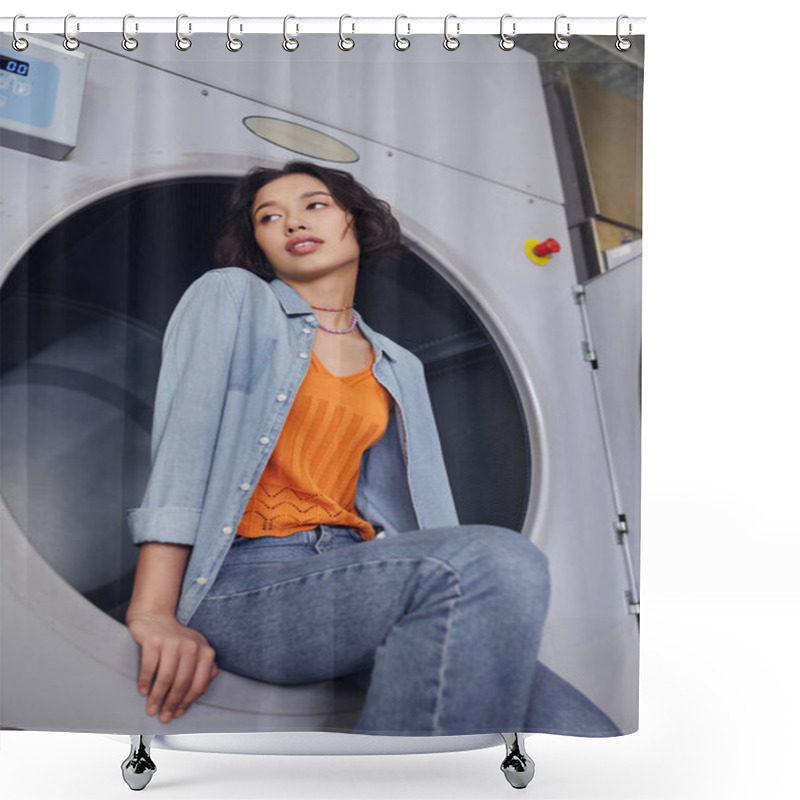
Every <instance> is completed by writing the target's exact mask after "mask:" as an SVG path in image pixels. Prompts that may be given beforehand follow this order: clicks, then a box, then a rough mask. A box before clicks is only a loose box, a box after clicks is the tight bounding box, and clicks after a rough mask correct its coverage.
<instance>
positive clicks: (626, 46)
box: [616, 14, 633, 51]
mask: <svg viewBox="0 0 800 800" xmlns="http://www.w3.org/2000/svg"><path fill="white" fill-rule="evenodd" d="M623 19H628V16H627V15H626V14H620V15H619V16H618V17H617V41H616V48H617V50H620V51H624V50H630V47H631V40H630V39H623V38H622V36H621V35H620V32H619V23H620V21H621V20H623ZM631 33H633V26H632V25H631V23H630V22H629V23H628V36H630V35H631Z"/></svg>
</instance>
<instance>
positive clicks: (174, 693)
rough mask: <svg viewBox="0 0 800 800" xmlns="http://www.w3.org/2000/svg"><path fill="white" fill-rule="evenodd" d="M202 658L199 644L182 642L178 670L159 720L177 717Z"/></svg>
mask: <svg viewBox="0 0 800 800" xmlns="http://www.w3.org/2000/svg"><path fill="white" fill-rule="evenodd" d="M199 656H200V645H199V644H198V643H197V642H194V641H191V640H186V641H183V642H181V646H180V649H179V652H178V657H179V661H178V668H177V670H176V671H175V676H174V678H173V680H172V685H171V686H170V689H169V692H168V693H167V696H166V697H165V699H164V704H163V706H162V708H161V715H160V717H159V719H160V720H161V721H162V722H169V720H170V719H171V718H172V717H173V716H174V715H175V711H176V710H177V709H178V707H179V705H180V703H181V701H182V700H183V698H184V697H185V696H186V694H187V693H188V692H189V689H190V688H191V687H192V684H193V681H194V676H195V672H196V671H197V666H198V659H199Z"/></svg>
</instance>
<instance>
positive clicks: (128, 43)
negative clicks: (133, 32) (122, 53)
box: [122, 14, 139, 52]
mask: <svg viewBox="0 0 800 800" xmlns="http://www.w3.org/2000/svg"><path fill="white" fill-rule="evenodd" d="M129 19H135V17H134V16H133V14H126V15H125V16H124V17H123V18H122V49H123V50H127V51H128V52H130V51H131V50H135V49H136V48H137V47H138V46H139V41H138V40H137V39H134V38H133V36H128V32H127V31H126V30H125V26H126V25H127V23H128V20H129ZM137 28H138V25H137Z"/></svg>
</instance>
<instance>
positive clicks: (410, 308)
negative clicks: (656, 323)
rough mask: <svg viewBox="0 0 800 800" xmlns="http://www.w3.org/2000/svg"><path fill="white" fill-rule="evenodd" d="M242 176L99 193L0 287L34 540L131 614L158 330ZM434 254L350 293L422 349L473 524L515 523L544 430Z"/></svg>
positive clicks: (18, 498) (0, 372) (10, 459)
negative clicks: (131, 529) (134, 540)
mask: <svg viewBox="0 0 800 800" xmlns="http://www.w3.org/2000/svg"><path fill="white" fill-rule="evenodd" d="M230 188H231V181H226V180H221V179H218V178H214V179H208V180H199V179H197V180H190V181H187V180H182V181H171V182H165V183H160V184H157V185H149V186H147V187H140V188H137V189H135V190H131V191H127V192H124V193H120V194H118V195H115V196H112V197H109V198H106V199H104V200H103V201H101V202H98V203H96V204H94V205H92V206H90V207H87V208H85V209H82V210H81V211H79V212H78V213H76V214H74V215H73V216H71V217H69V218H68V219H66V220H64V221H63V222H61V223H60V224H59V225H58V226H57V227H55V228H53V229H51V230H50V231H49V232H48V233H47V234H46V235H45V236H44V237H43V238H42V239H40V240H39V241H38V242H36V243H35V245H34V246H33V247H32V248H31V249H30V250H29V251H28V253H27V254H26V256H25V257H24V258H23V259H22V260H21V261H20V262H19V263H18V264H17V265H16V266H15V268H14V269H13V270H12V271H11V272H10V273H9V275H8V277H7V279H6V280H5V282H4V284H3V286H2V289H1V293H0V304H1V307H0V312H1V314H0V329H1V333H2V339H0V350H1V352H0V355H1V357H2V361H1V362H0V381H1V384H0V385H1V387H2V392H0V397H1V398H2V408H0V412H1V413H2V416H0V436H2V443H3V446H2V456H1V457H0V481H2V495H3V500H4V501H5V503H6V506H7V507H8V509H9V511H10V512H11V514H12V515H13V517H14V519H15V520H16V522H17V524H18V525H19V527H20V529H21V530H22V531H23V532H24V533H25V535H26V536H27V538H28V541H29V543H30V545H31V546H32V547H34V548H35V549H36V550H37V551H38V552H39V553H40V554H41V556H42V557H43V558H44V559H45V560H46V561H47V562H48V563H49V564H50V566H51V567H52V568H53V569H54V570H55V571H56V572H57V573H58V574H59V575H60V576H61V577H62V578H63V579H64V580H66V581H67V582H68V583H69V584H70V585H71V586H73V587H74V588H75V589H76V590H77V591H78V592H80V593H81V594H83V595H84V596H85V597H86V598H87V599H88V600H90V601H91V602H92V603H94V604H95V605H97V606H98V607H100V608H101V609H102V610H103V611H105V612H107V613H108V614H110V615H112V616H114V617H115V618H117V619H119V620H120V621H121V620H122V619H124V614H125V609H126V606H127V602H128V600H129V598H130V593H131V588H132V582H133V572H134V568H135V563H136V549H135V548H134V546H133V545H132V544H131V541H130V537H129V533H128V531H127V529H126V527H125V522H124V510H125V509H126V508H132V507H136V506H138V505H139V504H140V502H141V498H142V495H143V493H144V488H145V485H146V482H147V478H148V474H149V469H150V426H151V422H152V413H153V399H154V395H155V387H156V381H157V378H158V370H159V365H160V357H161V339H162V336H163V331H164V328H165V327H166V323H167V321H168V319H169V316H170V314H171V313H172V310H173V308H174V307H175V304H176V303H177V301H178V299H179V298H180V296H181V294H182V293H183V291H184V290H185V288H186V287H187V286H188V285H189V284H190V283H191V282H192V281H193V280H194V279H195V278H197V277H198V276H199V275H200V274H202V273H203V272H205V271H207V270H208V269H211V268H213V266H214V263H213V260H212V254H213V246H214V235H215V231H216V230H217V229H218V223H219V220H220V219H221V216H222V212H223V209H224V207H225V203H226V201H227V199H228V196H229V193H230ZM456 277H457V276H449V277H448V276H446V275H445V273H444V271H443V270H442V269H441V268H439V267H438V266H437V265H435V264H433V263H432V262H431V261H430V260H426V258H425V257H424V255H420V254H417V253H415V252H408V253H406V254H405V255H404V256H402V258H400V259H399V260H397V261H395V262H394V263H383V264H376V265H369V267H367V265H364V268H363V269H362V270H361V272H360V275H359V284H358V287H357V293H356V303H357V305H358V308H359V310H360V311H361V313H362V315H363V316H364V318H365V320H366V321H367V322H368V323H369V325H370V326H371V327H373V328H374V329H376V330H378V331H380V332H381V333H383V334H385V335H387V336H388V337H389V338H391V339H393V340H395V341H396V342H398V343H399V344H402V345H403V346H404V347H407V348H408V349H410V350H411V351H412V352H414V353H415V354H417V355H418V356H419V357H420V358H421V359H422V361H423V362H424V363H425V367H426V377H427V380H428V386H429V389H430V394H431V400H432V403H433V406H434V413H435V416H436V421H437V425H438V428H439V433H440V437H441V440H442V445H443V448H444V451H445V459H446V462H447V469H448V473H449V475H450V479H451V483H452V488H453V494H454V496H455V500H456V505H457V508H458V513H459V518H460V520H461V522H462V523H487V524H494V525H502V526H505V527H508V528H511V529H514V530H521V528H522V524H523V520H524V518H525V514H526V512H527V504H528V500H529V497H530V495H531V492H530V483H531V480H532V469H531V462H532V459H531V452H532V449H533V448H532V443H533V446H534V447H535V436H533V435H532V432H531V430H530V429H529V426H527V425H526V422H525V419H524V417H523V412H522V406H521V403H520V401H519V397H518V393H517V391H516V389H515V386H514V383H513V380H512V377H511V374H510V372H509V370H508V369H507V367H506V365H505V362H504V359H503V357H502V352H501V348H500V347H499V346H498V344H497V343H495V342H493V341H492V340H491V338H490V336H489V334H488V331H487V329H486V327H485V326H484V324H483V323H482V321H481V319H480V317H479V313H480V312H479V310H476V309H473V308H471V307H470V306H468V304H467V303H466V302H465V300H464V299H463V298H462V297H461V296H460V294H459V292H458V290H457V288H456V286H457V280H455V278H456Z"/></svg>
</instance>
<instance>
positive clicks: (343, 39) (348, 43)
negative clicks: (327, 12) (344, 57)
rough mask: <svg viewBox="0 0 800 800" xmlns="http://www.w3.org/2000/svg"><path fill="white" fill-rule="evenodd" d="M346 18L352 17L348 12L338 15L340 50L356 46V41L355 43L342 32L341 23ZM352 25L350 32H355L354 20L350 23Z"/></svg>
mask: <svg viewBox="0 0 800 800" xmlns="http://www.w3.org/2000/svg"><path fill="white" fill-rule="evenodd" d="M346 19H353V18H352V17H351V16H350V15H349V14H342V16H341V17H339V49H340V50H352V49H353V48H354V47H355V46H356V43H355V41H354V40H353V39H350V38H348V37H347V36H345V35H344V34H343V33H342V23H343V22H344V21H345V20H346ZM352 26H353V30H352V32H353V33H355V32H356V24H355V22H354V23H352Z"/></svg>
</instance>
